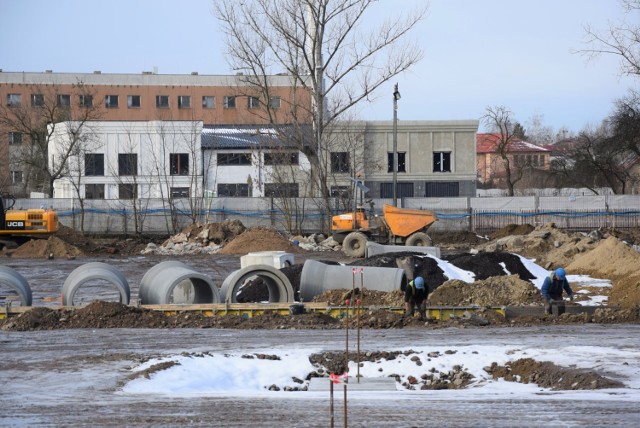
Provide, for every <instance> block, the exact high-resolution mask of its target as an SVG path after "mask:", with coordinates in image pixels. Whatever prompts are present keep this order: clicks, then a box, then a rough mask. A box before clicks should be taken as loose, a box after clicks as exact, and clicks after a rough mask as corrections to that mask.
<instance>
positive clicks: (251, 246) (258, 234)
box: [219, 227, 304, 254]
mask: <svg viewBox="0 0 640 428" xmlns="http://www.w3.org/2000/svg"><path fill="white" fill-rule="evenodd" d="M257 251H286V252H288V253H300V252H303V251H304V250H302V249H300V248H299V247H297V246H295V245H293V243H292V242H291V241H289V239H288V238H287V237H286V236H284V235H282V234H281V233H279V232H278V231H277V230H275V229H271V228H268V227H252V228H250V229H247V230H245V231H244V232H242V233H241V234H240V235H238V236H237V237H236V238H235V239H233V240H232V241H231V242H229V243H228V244H226V245H225V246H224V247H223V248H222V249H221V250H220V251H219V254H248V253H253V252H257Z"/></svg>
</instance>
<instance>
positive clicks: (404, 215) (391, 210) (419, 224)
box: [382, 204, 438, 238]
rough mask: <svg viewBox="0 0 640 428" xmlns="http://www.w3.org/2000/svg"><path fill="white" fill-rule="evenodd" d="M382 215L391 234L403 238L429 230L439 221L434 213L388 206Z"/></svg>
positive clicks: (385, 206) (384, 206) (386, 205)
mask: <svg viewBox="0 0 640 428" xmlns="http://www.w3.org/2000/svg"><path fill="white" fill-rule="evenodd" d="M382 214H383V216H384V220H385V221H386V222H387V225H388V226H389V229H391V232H392V233H393V234H394V235H395V236H401V237H403V238H406V237H407V236H409V235H411V234H412V233H414V232H417V231H419V230H424V229H426V228H428V227H429V226H431V225H432V224H433V223H434V222H435V221H436V220H438V219H437V217H436V214H435V213H434V212H433V211H426V210H414V209H409V208H397V207H394V206H393V205H388V204H384V205H383V206H382Z"/></svg>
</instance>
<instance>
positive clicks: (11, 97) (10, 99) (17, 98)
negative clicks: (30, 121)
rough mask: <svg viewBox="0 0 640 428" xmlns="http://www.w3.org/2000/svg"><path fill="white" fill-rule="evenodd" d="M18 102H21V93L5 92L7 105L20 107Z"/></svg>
mask: <svg viewBox="0 0 640 428" xmlns="http://www.w3.org/2000/svg"><path fill="white" fill-rule="evenodd" d="M20 104H22V95H20V94H7V105H8V106H9V107H20Z"/></svg>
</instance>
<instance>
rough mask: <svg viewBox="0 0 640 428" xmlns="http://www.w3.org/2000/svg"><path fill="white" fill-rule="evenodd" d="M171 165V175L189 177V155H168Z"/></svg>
mask: <svg viewBox="0 0 640 428" xmlns="http://www.w3.org/2000/svg"><path fill="white" fill-rule="evenodd" d="M169 163H170V165H171V175H189V154H188V153H171V154H169Z"/></svg>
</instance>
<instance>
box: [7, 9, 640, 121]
mask: <svg viewBox="0 0 640 428" xmlns="http://www.w3.org/2000/svg"><path fill="white" fill-rule="evenodd" d="M423 4H428V13H427V16H426V17H425V19H424V20H423V21H422V22H420V24H419V25H418V27H417V28H416V29H415V31H414V32H413V33H412V35H411V37H412V38H413V40H415V41H416V42H417V43H418V44H419V45H420V46H421V47H422V49H423V50H424V58H423V59H422V60H421V61H420V63H418V64H417V65H416V66H414V67H413V68H412V69H411V70H409V71H407V72H405V73H403V74H401V75H399V76H397V77H396V78H395V79H393V80H391V81H389V82H387V84H385V85H383V86H382V87H381V88H380V90H379V91H378V92H377V93H376V94H375V97H372V99H371V102H370V103H368V104H366V105H362V106H359V108H358V111H357V112H356V113H357V115H358V116H359V117H360V118H361V119H364V120H392V118H393V98H392V93H393V85H394V84H395V83H397V84H398V87H399V91H400V93H401V95H402V98H401V99H400V100H399V102H398V119H399V120H400V121H402V120H469V119H471V120H479V119H480V118H481V117H482V115H483V114H484V113H485V112H486V108H487V107H489V106H505V107H507V108H508V109H509V110H510V111H511V112H512V116H513V118H514V119H515V120H517V121H519V122H521V123H522V124H524V125H525V128H527V127H528V126H530V124H531V123H532V121H533V118H534V117H539V118H540V119H541V121H542V125H543V126H546V127H550V128H552V129H553V130H554V131H557V130H560V129H561V128H566V129H567V130H569V131H573V132H578V131H580V130H582V129H584V128H585V127H587V126H596V125H598V124H599V123H600V122H601V121H602V120H603V119H605V118H606V116H607V115H608V114H610V113H611V112H612V109H613V102H614V100H615V99H617V98H620V97H622V96H624V95H625V94H626V92H627V90H628V89H629V88H631V87H635V88H636V89H638V86H640V84H639V83H638V82H637V79H636V81H635V82H634V80H633V79H632V78H630V77H623V76H620V73H619V63H618V60H617V59H616V58H614V57H613V56H601V57H599V58H596V59H593V60H588V59H587V58H585V57H584V56H582V55H579V54H576V53H572V52H575V51H576V50H579V49H583V48H585V47H586V45H585V44H584V39H585V32H584V25H587V24H589V25H591V26H592V27H593V28H595V29H598V30H603V31H604V30H606V29H607V28H608V27H609V24H610V23H614V22H621V21H622V20H623V19H624V18H625V15H624V13H623V9H622V8H621V7H620V4H619V2H618V1H617V0H562V1H557V0H535V1H533V0H529V1H525V0H519V1H513V0H430V1H427V0H401V1H397V0H381V1H380V2H378V3H376V4H375V5H374V6H373V9H372V10H371V13H372V15H371V19H372V21H375V20H376V19H379V18H380V17H384V16H393V15H394V14H397V13H398V12H408V11H410V10H413V9H415V7H417V6H420V5H423ZM398 5H401V7H399V6H398ZM0 16H2V17H3V18H4V19H3V25H2V26H0V69H2V70H4V71H29V72H42V71H45V70H53V71H54V72H89V73H90V72H93V71H95V70H100V71H102V72H103V73H141V72H142V71H153V70H157V72H158V73H160V74H173V73H181V74H189V73H191V72H193V71H197V72H199V73H200V74H233V71H231V70H230V68H229V66H228V64H227V60H226V57H225V51H226V48H225V45H224V37H223V36H222V33H221V31H220V27H219V23H218V22H217V20H216V18H215V16H214V15H213V12H212V3H211V0H187V1H184V0H135V1H132V0H110V1H108V2H99V1H86V0H56V1H51V0H0ZM627 19H629V18H627ZM631 19H640V16H637V15H636V16H634V17H632V18H631ZM368 22H370V21H368ZM634 85H635V86H634ZM480 131H481V132H482V131H483V125H482V123H481V125H480Z"/></svg>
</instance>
